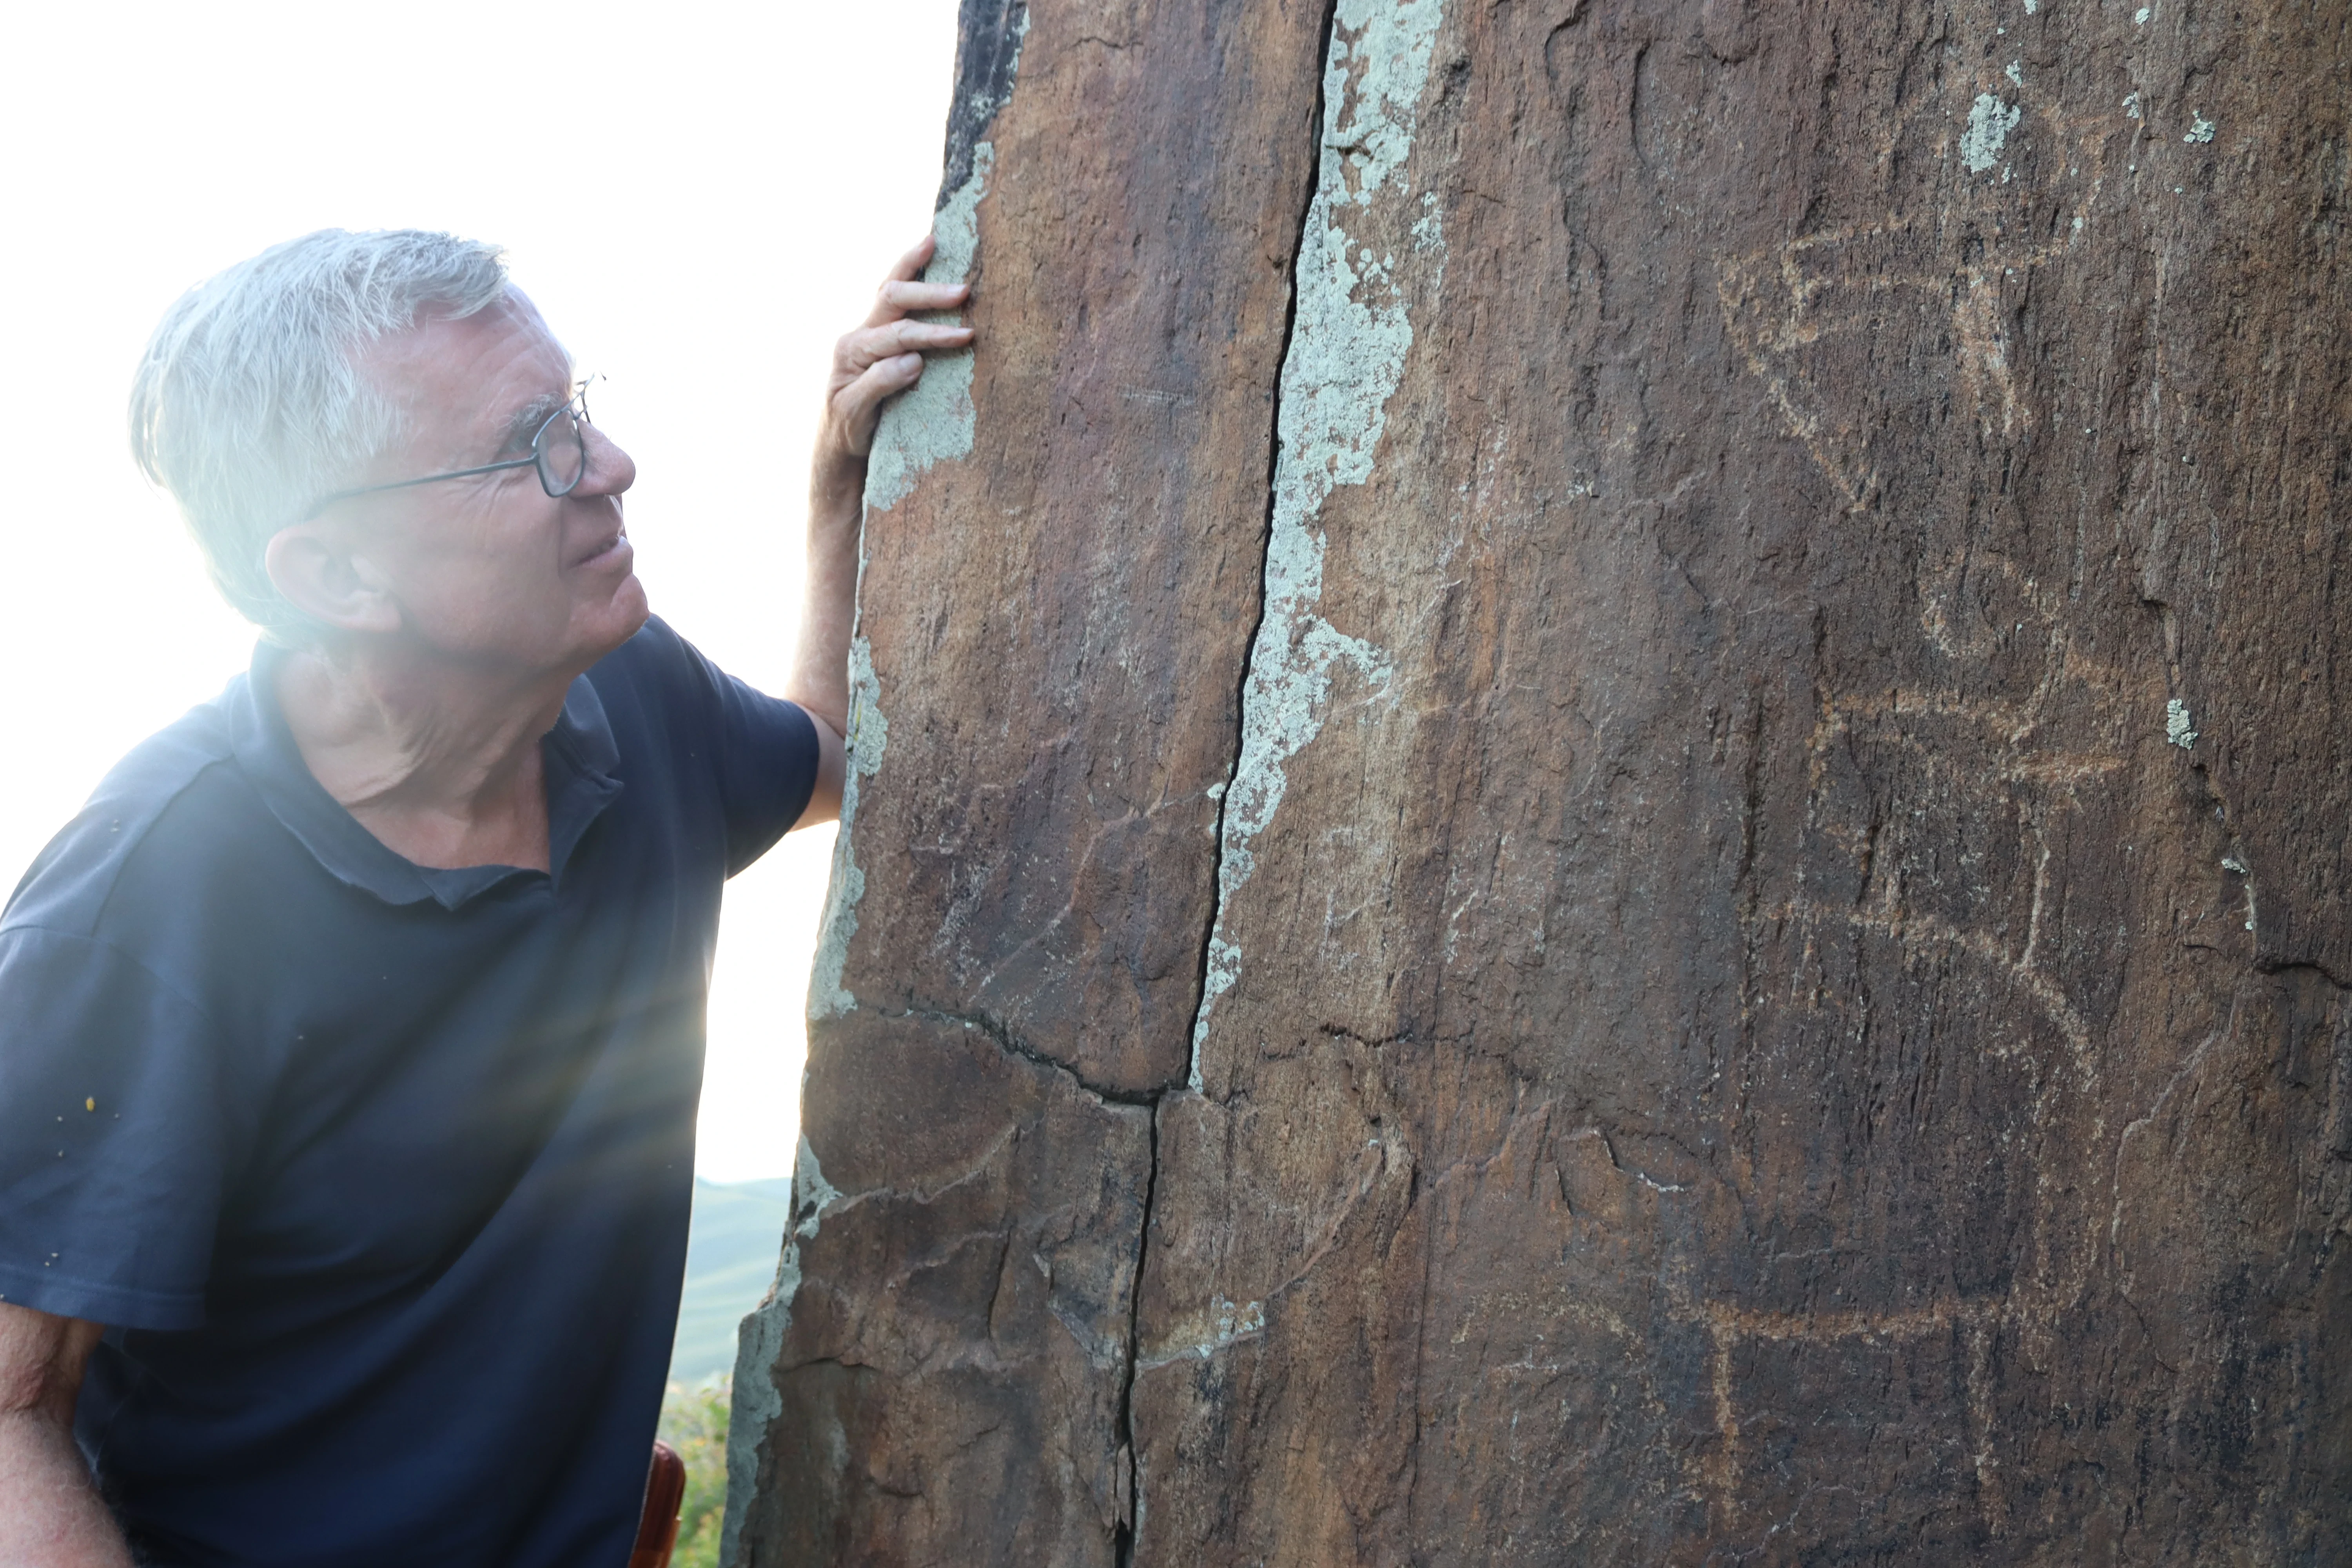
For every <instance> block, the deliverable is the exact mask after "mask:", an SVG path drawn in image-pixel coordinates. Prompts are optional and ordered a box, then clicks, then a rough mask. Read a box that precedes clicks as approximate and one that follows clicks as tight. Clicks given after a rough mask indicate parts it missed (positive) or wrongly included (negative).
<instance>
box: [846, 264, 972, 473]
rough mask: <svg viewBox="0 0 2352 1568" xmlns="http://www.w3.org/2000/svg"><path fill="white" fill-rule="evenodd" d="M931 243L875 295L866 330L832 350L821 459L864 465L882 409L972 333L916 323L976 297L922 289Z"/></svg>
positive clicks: (932, 286) (958, 288)
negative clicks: (920, 314) (929, 360)
mask: <svg viewBox="0 0 2352 1568" xmlns="http://www.w3.org/2000/svg"><path fill="white" fill-rule="evenodd" d="M932 246H933V242H932V240H931V238H930V237H929V236H928V235H927V236H925V237H924V238H923V243H922V244H920V245H919V246H917V247H915V248H914V249H912V250H910V251H908V252H907V254H906V255H904V256H902V257H900V258H898V265H897V266H896V267H893V268H890V276H889V277H888V278H887V279H885V280H884V281H883V284H882V287H881V288H880V289H878V290H877V291H876V293H875V296H874V310H873V313H872V314H870V315H868V316H867V317H866V323H865V325H863V326H861V327H859V328H858V329H857V330H856V331H853V332H851V333H849V334H848V335H847V336H846V337H845V338H843V339H842V340H841V341H840V342H837V343H835V344H834V346H833V374H832V375H831V377H829V378H828V379H827V381H826V383H825V388H824V434H823V435H822V436H821V437H819V439H818V442H817V453H818V457H817V460H818V462H819V463H820V464H822V463H824V460H825V458H827V457H828V456H832V457H835V458H850V459H853V460H854V461H856V462H857V463H859V464H860V465H862V464H863V462H864V460H865V458H866V454H867V453H868V452H870V451H872V450H873V449H874V426H875V424H876V422H877V421H878V420H879V419H880V418H881V417H882V405H883V404H884V403H885V402H887V400H888V399H889V398H890V397H891V396H893V395H896V394H898V393H901V392H904V391H906V390H907V389H908V387H910V386H912V385H914V384H915V383H916V382H918V381H919V380H921V379H922V376H923V355H924V354H926V353H936V352H938V351H940V350H942V349H960V348H962V347H964V346H965V345H966V344H968V343H970V342H971V328H970V327H966V326H961V325H959V324H956V323H953V322H945V321H915V320H913V319H912V312H915V311H918V310H922V311H936V310H955V309H957V308H958V307H960V306H961V305H962V303H963V301H964V297H965V296H966V295H967V294H969V293H970V292H971V290H970V289H966V288H965V287H964V286H963V285H962V284H961V283H918V282H916V281H915V275H916V274H917V273H919V272H920V271H921V270H922V269H923V268H924V267H925V265H926V264H928V263H929V261H930V259H931V250H932Z"/></svg>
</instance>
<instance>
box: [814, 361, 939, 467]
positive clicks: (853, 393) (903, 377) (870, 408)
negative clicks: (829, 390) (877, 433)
mask: <svg viewBox="0 0 2352 1568" xmlns="http://www.w3.org/2000/svg"><path fill="white" fill-rule="evenodd" d="M922 378H923V356H922V355H920V354H919V353H904V354H898V355H896V356H894V357H893V358H890V359H886V360H879V361H877V362H876V363H873V364H871V365H868V366H867V367H866V372H865V374H862V375H860V376H859V377H858V378H857V379H856V381H853V382H851V383H850V384H848V385H847V386H845V387H843V388H842V389H841V390H840V391H839V392H836V393H835V394H834V395H833V415H834V417H835V419H836V420H838V421H839V422H840V424H841V433H842V438H843V441H844V443H845V445H846V446H847V447H848V448H849V450H850V451H851V452H852V453H854V454H856V456H858V457H860V458H862V457H864V456H866V453H867V452H868V451H869V450H871V449H872V447H873V446H874V426H875V425H876V424H877V422H878V421H879V420H880V419H881V417H882V404H883V401H884V400H885V399H886V398H888V397H891V396H893V395H897V394H898V393H901V392H904V391H906V390H907V388H908V387H910V386H912V385H914V384H915V383H917V382H918V381H920V380H921V379H922Z"/></svg>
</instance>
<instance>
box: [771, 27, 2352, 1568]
mask: <svg viewBox="0 0 2352 1568" xmlns="http://www.w3.org/2000/svg"><path fill="white" fill-rule="evenodd" d="M965 29H966V33H965V38H964V56H963V58H964V61H965V65H964V76H965V81H964V83H963V84H962V85H961V87H960V88H959V98H958V105H959V109H958V116H959V118H958V127H959V129H958V132H957V138H958V139H957V142H956V146H957V148H960V149H961V151H960V152H954V153H951V158H950V199H949V200H948V201H947V203H946V204H945V206H944V207H943V211H942V227H943V233H948V234H949V235H950V238H951V239H953V238H954V237H956V236H962V237H963V238H961V239H957V240H956V242H955V243H950V244H949V245H948V246H946V247H943V254H942V260H941V265H942V266H943V267H946V268H949V269H950V270H952V269H954V268H961V267H964V266H967V265H969V266H970V267H971V268H972V276H973V277H974V279H975V280H976V281H977V283H978V284H979V289H980V292H979V296H978V298H979V303H978V304H977V305H976V307H975V311H974V314H975V318H976V321H977V322H978V324H979V325H980V326H981V328H982V334H983V336H982V346H981V350H980V353H978V355H977V356H976V358H975V359H972V360H969V361H967V362H965V366H966V368H967V369H968V370H969V377H968V379H965V380H959V379H958V376H959V374H961V373H955V372H950V373H949V374H940V372H938V371H935V372H934V374H933V375H932V377H930V378H928V379H927V381H926V384H925V389H924V391H923V392H922V393H919V395H917V396H916V397H915V398H912V399H909V400H908V405H907V406H906V407H903V408H901V409H898V410H897V411H894V413H893V414H892V416H890V421H889V423H888V424H887V426H886V431H885V447H884V450H883V451H882V453H881V455H880V456H878V457H877V469H876V479H875V482H874V487H873V489H870V490H869V498H868V499H869V513H868V524H867V552H868V562H867V567H866V579H865V583H864V585H863V589H862V592H861V623H860V637H861V641H860V652H859V655H858V664H857V668H858V676H859V684H860V692H861V696H860V710H859V715H858V718H857V721H856V723H857V726H858V733H857V735H856V738H855V741H856V749H857V763H856V774H857V778H856V801H855V804H854V807H853V812H854V818H853V822H852V825H851V826H849V827H848V828H847V829H846V831H845V835H844V839H843V845H844V847H843V852H842V859H841V861H840V864H839V865H838V867H837V868H836V876H835V890H834V897H835V909H834V917H833V921H832V927H831V930H832V937H831V939H830V941H829V945H828V950H827V953H826V955H825V956H824V958H822V959H821V960H820V963H819V971H818V974H817V979H816V985H815V991H814V997H813V1003H812V1007H813V1012H814V1013H815V1014H816V1016H817V1020H818V1021H817V1024H816V1027H815V1028H814V1033H813V1037H812V1057H811V1069H810V1081H809V1086H808V1093H807V1100H806V1102H805V1103H806V1112H805V1114H806V1118H807V1138H808V1146H807V1149H806V1150H805V1151H804V1154H803V1173H802V1188H803V1204H804V1218H803V1221H802V1223H801V1225H800V1226H799V1229H798V1232H797V1236H798V1238H799V1239H797V1240H796V1242H795V1244H794V1247H793V1250H792V1251H790V1252H789V1253H788V1256H787V1259H786V1266H785V1270H784V1275H783V1278H782V1281H781V1282H780V1288H779V1290H778V1292H777V1297H776V1300H775V1301H774V1302H773V1303H772V1306H771V1307H770V1308H768V1309H763V1311H762V1313H761V1315H760V1316H759V1317H758V1318H756V1319H754V1320H753V1321H752V1323H751V1330H752V1332H750V1333H748V1334H747V1342H746V1351H745V1358H744V1363H743V1366H744V1370H743V1372H742V1373H740V1374H739V1379H738V1388H739V1396H740V1401H741V1403H740V1406H739V1418H738V1434H739V1448H738V1453H737V1456H736V1458H737V1465H738V1468H737V1475H738V1480H739V1484H738V1487H737V1492H738V1500H737V1501H738V1517H739V1522H740V1530H739V1531H738V1535H739V1538H740V1548H741V1550H740V1554H739V1560H740V1561H741V1562H744V1563H761V1564H766V1563H813V1562H824V1561H838V1562H874V1563H929V1562H941V1561H953V1562H989V1563H997V1562H1003V1563H1014V1562H1018V1563H1092V1562H1106V1563H1108V1562H1124V1561H1130V1560H1131V1561H1134V1562H1138V1563H1162V1564H1171V1565H1174V1564H1192V1563H1234V1564H1241V1563H1300V1564H1305V1563H1427V1564H1440V1563H1465V1564H1466V1563H1625V1564H1652V1563H1694V1564H1696V1563H1733V1562H1740V1563H1874V1562H1885V1563H1897V1562H1900V1563H2210V1562H2242V1563H2326V1562H2341V1561H2352V1504H2348V1503H2347V1497H2352V1272H2348V1271H2347V1265H2346V1262H2345V1260H2344V1258H2343V1257H2342V1256H2341V1255H2342V1253H2343V1251H2344V1249H2345V1247H2346V1245H2347V1226H2352V998H2348V997H2347V994H2346V992H2345V988H2344V985H2345V983H2346V982H2352V921H2347V909H2346V895H2347V891H2352V860H2347V856H2348V855H2352V847H2347V815H2348V814H2347V806H2352V667H2344V668H2339V661H2338V660H2337V659H2336V658H2335V654H2336V650H2337V648H2338V647H2339V645H2344V644H2345V643H2346V634H2347V631H2352V606H2347V605H2346V604H2345V603H2344V601H2343V600H2340V599H2339V598H2338V597H2337V595H2338V594H2339V593H2345V594H2352V588H2341V589H2339V587H2338V583H2339V580H2342V581H2345V582H2352V571H2347V569H2346V568H2347V566H2352V560H2347V545H2346V542H2345V541H2344V540H2343V538H2342V537H2341V534H2342V525H2343V524H2344V523H2345V522H2346V521H2347V520H2352V331H2347V327H2352V321H2347V316H2352V303H2347V300H2352V295H2347V289H2352V277H2347V259H2346V236H2345V232H2344V225H2345V223H2346V221H2347V202H2352V85H2347V84H2352V9H2347V8H2346V7H2343V6H2340V5H2294V4H2288V3H2286V0H2263V3H2249V4H2242V5H2235V6H2221V5H2202V4H2192V3H2187V0H2162V3H2159V4H2157V5H2151V6H2150V7H2148V8H2147V10H2145V11H2142V10H2140V9H2139V8H2138V7H2137V5H2114V4H2105V5H2101V4H2095V3H2093V0H2038V3H2037V4H2035V5H2032V6H2031V7H2030V8H2029V7H2028V6H2027V5H2025V4H2024V3H2023V0H2015V3H2003V4H1998V5H1991V4H1967V5H1902V4H1893V5H1874V4H1865V3H1864V0H1825V3H1823V4H1821V5H1814V6H1811V7H1806V8H1804V9H1802V10H1798V9H1796V8H1778V9H1775V8H1766V7H1760V6H1757V5H1752V4H1742V3H1741V0H1704V3H1703V4H1702V3H1698V0H1691V3H1686V4H1681V5H1675V4H1666V3H1659V4H1651V5H1633V4H1629V3H1615V4H1612V0H1553V3H1552V4H1550V5H1527V4H1523V3H1522V0H1501V3H1499V4H1491V5H1490V4H1486V0H1475V3H1474V0H1405V3H1402V4H1398V3H1395V0H1338V4H1336V5H1334V6H1333V7H1332V8H1331V10H1330V12H1329V13H1328V15H1327V14H1326V13H1325V12H1324V11H1322V10H1320V9H1318V8H1313V7H1309V6H1306V5H1291V6H1282V5H1255V6H1248V7H1240V6H1231V5H1227V6H1216V5H1208V4H1205V0H1196V3H1195V4H1193V5H1167V6H1141V5H1114V4H1104V3H1094V4H1077V3H1073V4H1067V5H1057V4H1043V3H1041V4H1038V5H1034V6H1032V7H1030V8H1028V9H1027V10H1026V11H1025V12H1024V11H1023V10H1022V9H1021V8H1020V7H1018V6H1013V7H1011V8H1009V9H1008V8H1005V7H1003V5H995V6H989V5H981V4H979V3H978V0H974V3H973V4H971V5H968V6H967V11H966V16H965ZM1016 56H1017V62H1016ZM1318 82H1319V92H1318ZM1318 122H1319V124H1320V125H1321V127H1322V130H1321V133H1320V134H1319V135H1318V134H1317V132H1316V130H1315V127H1316V126H1317V124H1318ZM959 159H960V160H961V162H959V161H958V160H959ZM1310 196H1311V198H1312V199H1311V200H1310ZM1302 213H1303V214H1304V221H1303V223H1302V220H1301V215H1302ZM972 237H976V247H975V246H974V245H973V244H972V242H971V241H972ZM959 399H961V401H959ZM1277 432H1278V436H1279V439H1278V441H1276V439H1275V437H1276V434H1277ZM886 725H887V731H886V728H885V726H886ZM755 1477H756V1480H757V1489H756V1492H754V1491H753V1489H752V1486H751V1482H752V1481H753V1479H754V1478H755ZM746 1493H750V1494H751V1495H750V1496H749V1498H748V1500H746V1498H745V1496H744V1495H743V1494H746Z"/></svg>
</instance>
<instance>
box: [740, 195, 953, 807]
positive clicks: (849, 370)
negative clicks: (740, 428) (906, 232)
mask: <svg viewBox="0 0 2352 1568" xmlns="http://www.w3.org/2000/svg"><path fill="white" fill-rule="evenodd" d="M930 258H931V242H930V241H929V239H928V238H927V239H925V240H924V241H923V243H922V244H920V245H919V246H917V247H915V248H914V249H912V250H910V251H908V252H907V254H906V255H904V256H902V257H900V258H898V266H896V267H894V268H891V269H890V276H889V279H887V281H886V282H884V283H883V285H882V288H881V291H880V292H879V293H878V294H877V295H876V296H875V300H874V313H873V314H872V315H870V316H868V317H866V324H865V325H864V326H862V327H859V328H858V329H857V330H856V331H854V332H851V333H850V334H849V335H848V336H847V337H845V338H843V339H842V340H841V342H838V343H837V344H835V346H834V353H833V374H832V377H831V378H830V380H829V381H828V382H827V383H826V385H825V397H824V425H823V426H822V427H821V428H820V429H819V430H818V432H817V439H816V465H815V471H814V473H813V474H812V475H811V476H810V479H809V539H808V590H807V598H806V599H805V601H804V602H803V606H802V610H801V640H800V647H798V648H797V649H796V650H795V651H794V653H793V674H792V680H791V682H790V684H788V685H787V686H786V687H785V688H784V695H785V696H786V697H788V698H790V699H791V700H793V701H794V702H797V703H799V704H800V705H801V706H802V707H803V708H804V709H806V710H808V713H809V716H810V717H811V718H812V719H814V720H815V721H816V734H817V744H818V746H819V748H820V758H819V762H818V765H817V777H816V790H815V793H814V794H813V795H810V797H809V803H808V808H807V809H806V810H805V811H803V812H802V813H801V819H800V821H799V822H798V823H796V824H795V825H794V826H800V827H806V826H809V825H810V824H812V823H818V822H831V821H833V820H834V819H835V818H836V817H838V816H840V815H841V785H842V777H843V768H844V758H843V754H842V748H843V745H844V738H845V736H846V735H847V734H848V733H849V633H850V628H851V626H852V623H853V622H855V620H856V615H857V530H858V526H859V523H860V522H861V521H863V520H862V517H861V513H862V512H863V510H864V509H865V500H866V454H867V453H868V452H870V451H872V450H873V447H874V426H875V424H876V422H877V421H878V420H879V419H880V418H881V417H882V405H883V404H884V403H885V402H887V400H888V399H889V398H890V397H892V396H893V395H896V394H898V393H901V392H904V391H906V390H907V388H908V387H910V386H912V385H914V384H915V383H916V382H918V381H919V380H921V379H922V374H923V355H924V353H927V352H930V351H934V350H940V349H960V348H962V347H964V346H965V345H966V344H968V343H970V342H971V328H969V327H963V326H951V325H947V324H943V323H940V322H937V321H911V320H909V319H908V315H909V312H912V311H918V310H954V309H956V308H957V307H959V306H961V304H962V303H963V301H964V295H965V293H966V290H965V289H964V286H963V285H962V284H961V283H918V282H916V281H915V275H916V274H917V273H919V272H920V271H921V270H922V269H923V265H924V263H926V262H928V261H929V260H930Z"/></svg>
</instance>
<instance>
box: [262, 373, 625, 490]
mask: <svg viewBox="0 0 2352 1568" xmlns="http://www.w3.org/2000/svg"><path fill="white" fill-rule="evenodd" d="M598 379H599V378H598V377H596V376H593V375H592V376H590V377H588V379H587V380H585V381H583V382H582V383H581V384H580V386H579V390H578V391H576V392H574V393H573V394H572V400H571V401H570V402H568V403H566V404H565V405H563V406H562V407H561V408H559V409H557V410H556V411H555V412H554V413H552V414H551V415H549V416H547V423H545V424H544V425H541V426H540V427H539V431H538V433H537V434H536V435H534V436H532V437H531V438H530V457H528V458H509V459H508V460H507V461H505V462H503V463H484V464H482V465H481V466H480V467H479V468H451V469H450V470H449V471H448V472H447V473H445V474H425V475H424V476H422V477H421V478H418V479H394V480H392V481H391V482H390V483H388V484H381V485H355V486H353V487H352V489H347V490H332V491H330V492H329V493H328V494H326V495H323V496H320V498H319V499H318V500H315V501H313V502H311V503H310V508H309V510H306V511H304V512H303V513H302V515H301V516H300V517H299V518H297V519H295V520H294V521H297V522H307V521H310V519H312V518H314V517H316V516H318V515H319V514H320V512H322V511H324V510H327V509H328V508H329V507H331V506H332V505H334V504H335V502H337V501H339V500H350V499H351V498H352V497H353V496H364V495H373V494H374V493H375V492H376V491H378V490H404V489H408V488H409V487H410V486H411V485H430V484H437V483H439V482H440V481H441V480H443V479H472V478H473V477H474V476H475V475H477V474H495V473H500V472H503V471H504V470H506V469H508V468H537V469H538V470H539V488H540V489H543V490H545V491H546V492H547V493H548V495H549V496H550V497H551V498H552V499H554V500H562V498H563V497H565V496H568V495H570V494H571V493H572V491H573V490H575V489H579V488H580V481H581V480H582V479H583V478H585V477H586V476H587V473H588V436H587V431H586V426H587V425H588V423H589V419H588V388H589V387H590V386H592V385H593V384H595V383H596V381H597V380H598Z"/></svg>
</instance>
